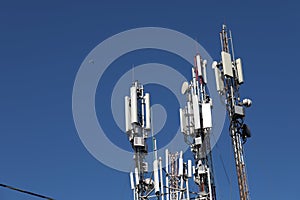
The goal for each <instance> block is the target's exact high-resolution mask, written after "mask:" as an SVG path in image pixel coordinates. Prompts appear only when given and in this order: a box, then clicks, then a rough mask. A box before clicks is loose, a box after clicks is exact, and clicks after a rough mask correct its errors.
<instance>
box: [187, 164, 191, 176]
mask: <svg viewBox="0 0 300 200" xmlns="http://www.w3.org/2000/svg"><path fill="white" fill-rule="evenodd" d="M187 177H188V178H192V161H191V160H188V165H187Z"/></svg>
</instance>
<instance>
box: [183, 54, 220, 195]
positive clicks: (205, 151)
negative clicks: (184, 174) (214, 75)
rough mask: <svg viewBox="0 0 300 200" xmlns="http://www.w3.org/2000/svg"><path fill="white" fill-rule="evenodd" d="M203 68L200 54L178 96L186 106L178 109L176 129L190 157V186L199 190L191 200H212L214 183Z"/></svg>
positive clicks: (210, 126)
mask: <svg viewBox="0 0 300 200" xmlns="http://www.w3.org/2000/svg"><path fill="white" fill-rule="evenodd" d="M206 65H207V61H206V60H203V59H202V58H201V56H200V54H197V55H196V56H195V66H194V67H193V68H192V76H193V79H192V81H191V82H190V83H188V82H184V83H183V85H182V91H181V92H182V94H185V95H186V96H187V104H186V106H185V107H184V108H181V109H180V126H181V132H182V133H183V135H184V139H185V142H186V143H187V144H188V145H190V148H191V151H192V152H193V154H194V161H195V166H194V167H193V174H194V182H195V183H196V184H197V185H198V188H199V190H198V191H197V192H196V194H197V195H196V197H194V198H195V199H198V200H215V199H216V193H215V183H214V175H213V164H212V154H211V147H210V131H211V128H212V114H211V108H212V100H211V98H210V97H209V95H208V93H207V92H206V84H207V78H206Z"/></svg>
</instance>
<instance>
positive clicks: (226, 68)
mask: <svg viewBox="0 0 300 200" xmlns="http://www.w3.org/2000/svg"><path fill="white" fill-rule="evenodd" d="M228 33H229V37H228ZM220 40H221V46H222V52H221V58H222V59H221V62H219V63H217V62H214V63H213V68H214V70H215V77H216V85H217V90H218V92H219V93H220V94H221V95H224V96H225V101H226V109H227V112H228V115H229V119H230V127H229V131H230V136H231V141H232V147H233V152H234V159H235V166H236V172H237V178H238V185H239V194H240V199H241V200H249V199H250V196H249V187H248V181H247V173H246V165H245V161H244V150H243V144H244V143H245V142H246V141H247V138H249V137H251V134H250V131H249V128H248V126H247V125H246V124H245V123H244V118H245V107H249V106H251V104H252V102H251V100H250V99H244V100H241V98H240V94H239V88H240V85H241V84H243V83H244V77H243V71H242V62H241V59H240V58H239V59H235V57H234V49H233V41H232V35H231V31H228V30H227V28H226V25H223V27H222V31H221V32H220Z"/></svg>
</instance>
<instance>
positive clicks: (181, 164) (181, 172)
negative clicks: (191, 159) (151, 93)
mask: <svg viewBox="0 0 300 200" xmlns="http://www.w3.org/2000/svg"><path fill="white" fill-rule="evenodd" d="M178 160H179V168H178V175H179V176H182V175H183V158H182V157H180V158H179V159H178Z"/></svg>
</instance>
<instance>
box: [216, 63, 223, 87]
mask: <svg viewBox="0 0 300 200" xmlns="http://www.w3.org/2000/svg"><path fill="white" fill-rule="evenodd" d="M214 70H215V79H216V86H217V91H218V92H221V91H223V90H224V81H223V80H222V74H221V70H220V69H219V68H218V67H215V68H214Z"/></svg>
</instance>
